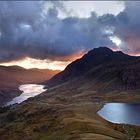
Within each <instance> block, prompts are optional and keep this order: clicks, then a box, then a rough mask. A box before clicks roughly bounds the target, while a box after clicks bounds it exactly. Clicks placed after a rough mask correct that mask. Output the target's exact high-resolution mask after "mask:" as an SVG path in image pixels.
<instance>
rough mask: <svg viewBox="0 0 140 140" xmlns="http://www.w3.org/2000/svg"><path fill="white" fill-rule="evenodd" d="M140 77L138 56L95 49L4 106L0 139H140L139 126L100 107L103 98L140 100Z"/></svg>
mask: <svg viewBox="0 0 140 140" xmlns="http://www.w3.org/2000/svg"><path fill="white" fill-rule="evenodd" d="M139 79H140V57H134V56H129V55H127V54H124V53H122V52H120V51H119V52H118V51H117V52H114V51H112V50H110V49H108V48H106V47H100V48H96V49H93V50H91V51H89V52H88V53H87V54H85V55H84V56H83V57H82V58H81V59H78V60H76V61H74V62H72V63H71V64H70V65H68V66H67V67H66V69H65V70H64V71H62V72H60V73H58V74H56V75H55V76H54V77H53V78H51V79H50V80H48V81H45V82H44V83H45V84H46V85H47V88H48V90H46V91H45V92H43V93H41V94H40V95H38V96H36V97H34V98H30V99H28V100H26V101H24V102H23V103H21V104H19V105H17V106H15V107H12V108H11V109H9V110H7V111H6V112H5V110H4V111H3V110H2V111H1V112H0V140H19V139H20V140H129V139H133V140H140V127H139V126H134V125H127V124H116V123H112V122H109V121H106V120H105V119H103V118H102V117H100V116H99V115H98V113H97V112H98V110H100V109H101V108H102V107H103V105H104V103H110V102H113V103H116V102H126V103H139V101H140V86H139V83H140V81H139ZM121 107H123V106H121ZM118 111H119V110H118ZM3 112H4V113H3ZM110 115H111V114H110ZM128 115H131V114H128Z"/></svg>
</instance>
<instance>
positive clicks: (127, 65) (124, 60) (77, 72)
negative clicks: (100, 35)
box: [45, 47, 140, 89]
mask: <svg viewBox="0 0 140 140" xmlns="http://www.w3.org/2000/svg"><path fill="white" fill-rule="evenodd" d="M81 77H82V79H90V80H95V81H97V82H111V81H112V82H111V83H112V85H113V86H112V85H111V88H112V87H114V88H116V87H120V88H125V89H131V88H136V87H139V85H140V57H136V56H129V55H127V54H124V53H123V52H121V51H112V50H111V49H109V48H107V47H99V48H95V49H93V50H91V51H89V52H88V53H87V54H85V55H84V56H83V57H82V58H80V59H77V60H76V61H74V62H72V63H71V64H69V65H68V66H67V67H66V68H65V70H64V71H62V72H60V73H58V74H56V75H55V76H54V77H53V78H51V79H50V80H48V81H46V82H45V84H46V85H48V86H55V85H59V84H62V83H65V82H68V81H69V80H73V79H77V78H81Z"/></svg>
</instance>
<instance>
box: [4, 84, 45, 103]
mask: <svg viewBox="0 0 140 140" xmlns="http://www.w3.org/2000/svg"><path fill="white" fill-rule="evenodd" d="M44 87H45V86H44V85H37V84H24V85H20V86H19V90H21V91H22V94H21V95H20V96H17V97H15V98H13V99H12V100H11V101H10V102H8V103H6V106H8V105H13V104H16V103H18V104H19V103H21V102H23V101H25V100H27V99H28V98H30V97H34V96H36V95H38V94H40V93H42V92H44V91H46V89H44Z"/></svg>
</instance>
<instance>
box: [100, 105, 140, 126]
mask: <svg viewBox="0 0 140 140" xmlns="http://www.w3.org/2000/svg"><path fill="white" fill-rule="evenodd" d="M98 114H99V115H100V116H101V117H102V118H104V119H105V120H107V121H110V122H112V123H119V124H120V123H121V124H132V125H140V103H132V104H131V103H107V104H105V105H104V106H103V108H102V109H101V110H99V111H98Z"/></svg>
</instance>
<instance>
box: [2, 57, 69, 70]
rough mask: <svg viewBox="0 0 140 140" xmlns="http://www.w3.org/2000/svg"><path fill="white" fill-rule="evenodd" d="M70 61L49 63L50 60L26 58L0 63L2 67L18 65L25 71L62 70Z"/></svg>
mask: <svg viewBox="0 0 140 140" xmlns="http://www.w3.org/2000/svg"><path fill="white" fill-rule="evenodd" d="M70 62H71V61H51V60H47V59H45V60H40V59H34V58H29V57H26V58H24V59H23V60H18V61H12V62H7V63H0V64H1V65H4V66H12V65H18V66H21V67H24V68H26V69H30V68H39V69H52V70H63V69H65V67H66V66H67V65H68V64H69V63H70Z"/></svg>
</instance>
